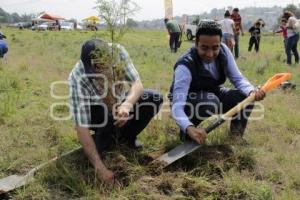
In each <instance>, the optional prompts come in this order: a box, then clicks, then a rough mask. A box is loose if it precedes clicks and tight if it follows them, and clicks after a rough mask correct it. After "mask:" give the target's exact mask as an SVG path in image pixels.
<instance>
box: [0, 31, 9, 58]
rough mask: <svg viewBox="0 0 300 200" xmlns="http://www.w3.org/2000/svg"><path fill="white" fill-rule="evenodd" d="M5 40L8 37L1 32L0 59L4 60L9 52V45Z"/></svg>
mask: <svg viewBox="0 0 300 200" xmlns="http://www.w3.org/2000/svg"><path fill="white" fill-rule="evenodd" d="M4 39H6V36H5V35H4V34H3V33H2V32H0V58H3V57H4V55H5V54H6V53H7V52H8V45H7V43H6V41H5V40H4Z"/></svg>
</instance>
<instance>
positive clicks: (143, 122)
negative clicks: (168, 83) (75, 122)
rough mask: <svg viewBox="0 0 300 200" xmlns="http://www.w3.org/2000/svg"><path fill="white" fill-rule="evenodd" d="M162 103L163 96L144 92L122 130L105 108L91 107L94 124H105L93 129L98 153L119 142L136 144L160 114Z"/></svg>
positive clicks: (154, 92) (151, 91)
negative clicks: (138, 136)
mask: <svg viewBox="0 0 300 200" xmlns="http://www.w3.org/2000/svg"><path fill="white" fill-rule="evenodd" d="M162 102H163V97H162V95H161V94H159V93H158V92H156V91H154V90H144V94H143V95H142V96H141V98H140V99H139V100H138V102H137V103H136V104H135V105H134V107H133V110H132V112H130V119H129V120H128V121H127V123H126V124H125V125H124V126H123V127H122V128H116V127H115V126H114V119H113V116H112V115H111V113H107V112H105V108H104V107H103V106H99V105H97V106H91V119H92V124H93V125H100V124H104V126H101V127H97V128H91V129H92V130H94V131H95V134H94V135H93V139H94V141H95V144H96V146H97V149H98V151H102V150H104V149H107V148H108V147H110V145H112V144H117V143H118V142H119V141H121V142H124V143H129V142H134V141H135V139H136V137H137V135H138V134H139V133H140V132H141V131H142V130H143V129H144V128H145V127H146V126H147V125H148V123H149V122H150V120H151V119H152V118H153V117H154V116H155V115H156V114H157V113H158V111H159V109H160V106H161V104H162ZM104 122H106V123H104Z"/></svg>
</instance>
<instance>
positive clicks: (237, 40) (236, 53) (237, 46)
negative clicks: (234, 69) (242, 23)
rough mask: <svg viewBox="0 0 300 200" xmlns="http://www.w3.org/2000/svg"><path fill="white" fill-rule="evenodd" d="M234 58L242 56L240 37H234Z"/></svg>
mask: <svg viewBox="0 0 300 200" xmlns="http://www.w3.org/2000/svg"><path fill="white" fill-rule="evenodd" d="M234 41H235V45H234V57H235V58H238V57H239V55H240V35H234Z"/></svg>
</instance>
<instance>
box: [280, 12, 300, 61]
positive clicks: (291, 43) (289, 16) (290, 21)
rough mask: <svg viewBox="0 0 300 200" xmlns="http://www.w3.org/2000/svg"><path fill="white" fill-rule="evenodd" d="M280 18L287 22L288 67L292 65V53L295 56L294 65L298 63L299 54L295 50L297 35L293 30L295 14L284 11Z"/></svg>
mask: <svg viewBox="0 0 300 200" xmlns="http://www.w3.org/2000/svg"><path fill="white" fill-rule="evenodd" d="M282 18H284V19H285V20H286V21H287V24H286V28H287V40H286V57H287V59H286V64H287V65H288V66H290V65H291V64H292V52H293V55H294V56H295V63H299V54H298V50H297V45H298V41H299V33H296V32H295V30H294V28H295V27H294V26H295V24H296V21H297V19H296V17H295V14H294V13H292V12H291V11H284V13H283V16H282Z"/></svg>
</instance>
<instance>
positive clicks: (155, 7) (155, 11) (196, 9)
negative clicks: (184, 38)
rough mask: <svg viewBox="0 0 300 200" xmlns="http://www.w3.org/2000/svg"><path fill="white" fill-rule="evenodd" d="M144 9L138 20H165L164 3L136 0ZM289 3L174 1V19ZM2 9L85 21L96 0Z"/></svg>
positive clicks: (25, 2) (55, 0)
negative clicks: (50, 14)
mask: <svg viewBox="0 0 300 200" xmlns="http://www.w3.org/2000/svg"><path fill="white" fill-rule="evenodd" d="M135 2H136V3H137V4H138V5H139V6H140V7H141V10H140V11H139V12H137V13H136V15H135V17H134V18H135V19H136V20H149V19H156V18H163V17H164V0H135ZM289 3H294V4H296V5H298V4H299V3H300V0H173V13H174V16H176V15H180V16H181V15H182V14H200V13H202V12H205V11H207V12H210V10H211V9H213V8H224V7H227V6H233V7H239V8H243V7H247V6H256V7H262V6H267V7H272V6H274V5H277V6H286V5H287V4H289ZM0 7H1V8H3V9H4V10H5V11H7V12H9V13H12V12H17V13H19V14H24V13H39V12H41V11H48V12H49V13H53V14H57V15H61V16H63V17H65V18H75V19H79V20H81V19H83V18H85V17H88V16H91V15H97V11H96V10H95V9H93V7H95V0H10V1H8V0H0Z"/></svg>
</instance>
